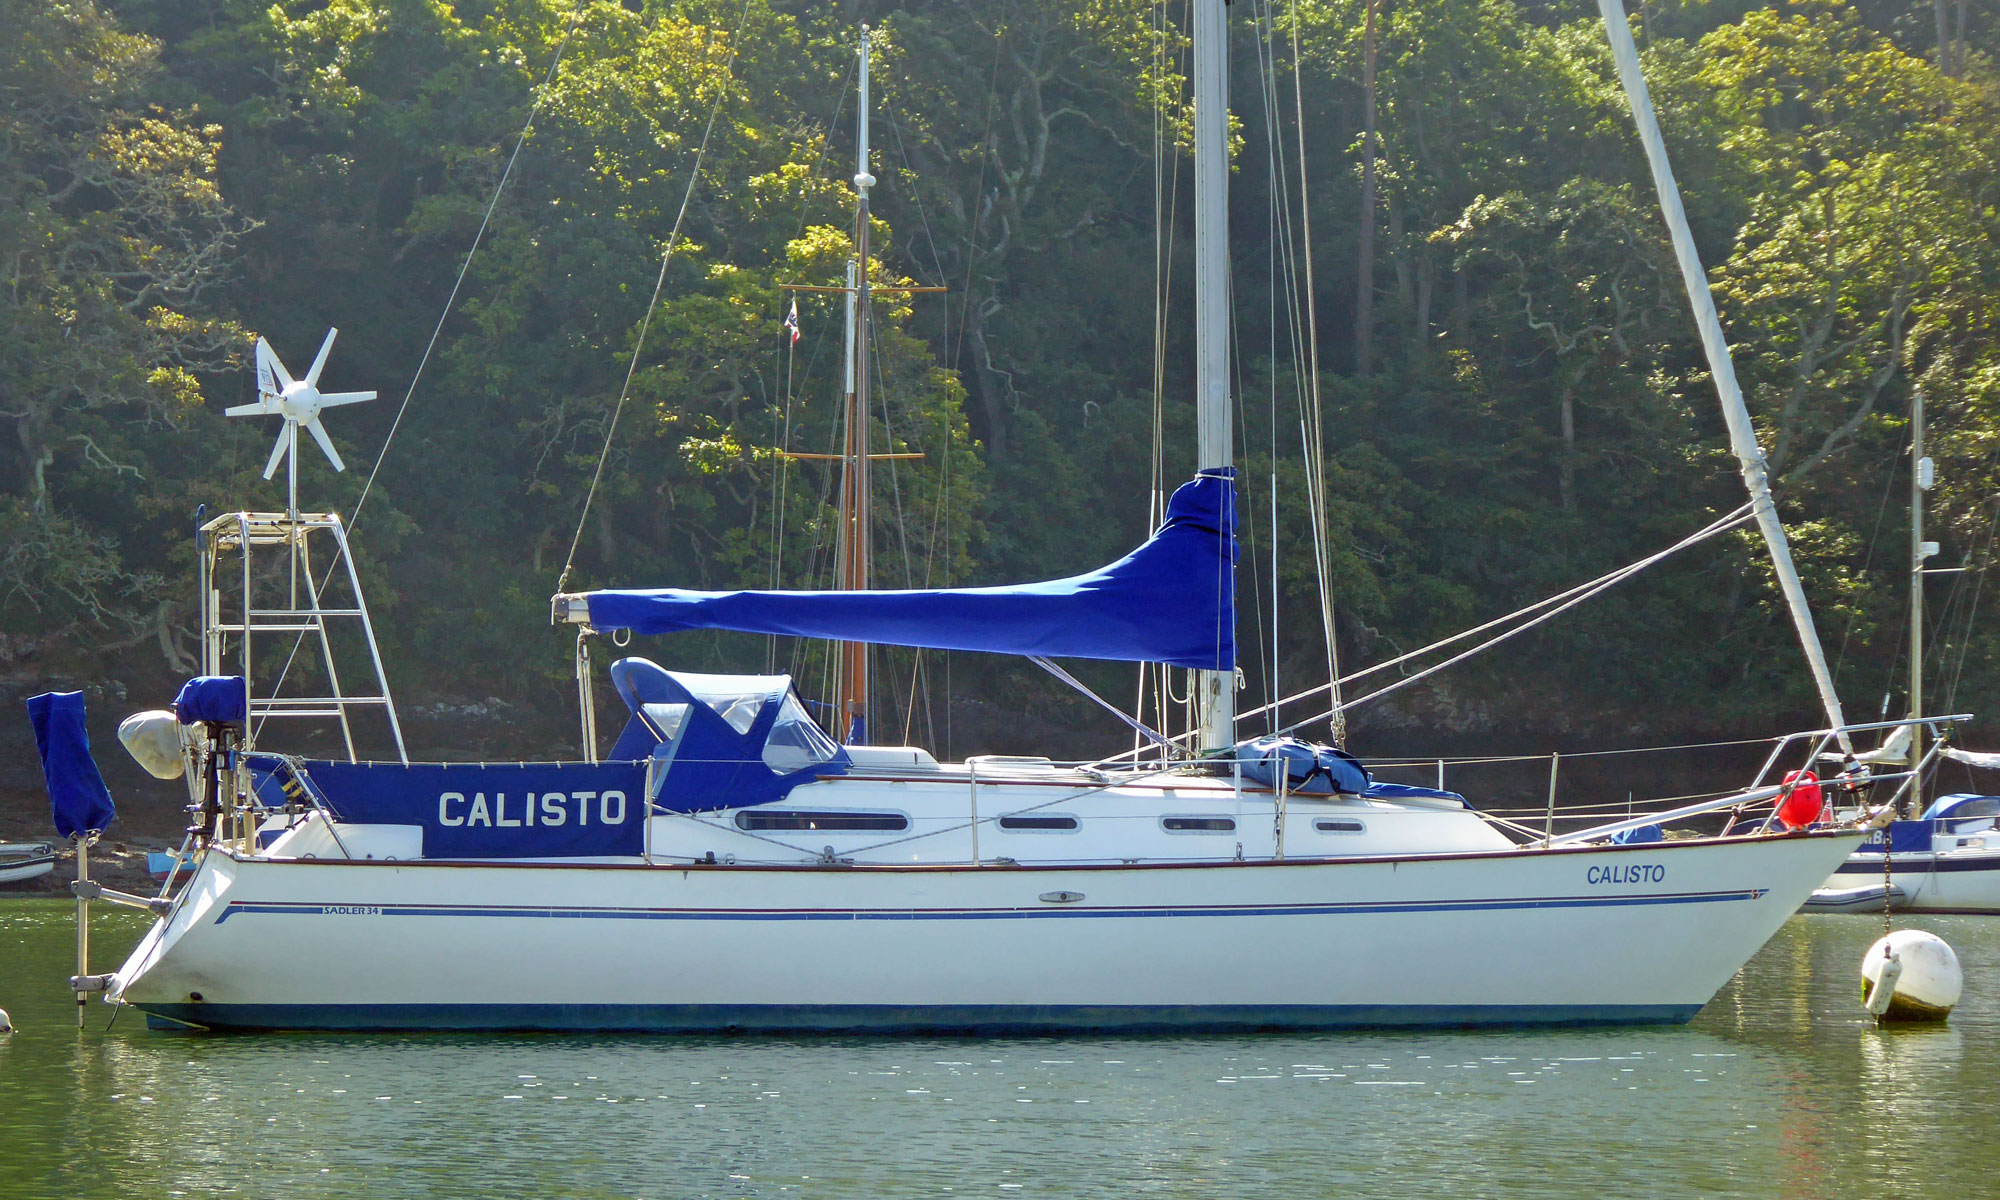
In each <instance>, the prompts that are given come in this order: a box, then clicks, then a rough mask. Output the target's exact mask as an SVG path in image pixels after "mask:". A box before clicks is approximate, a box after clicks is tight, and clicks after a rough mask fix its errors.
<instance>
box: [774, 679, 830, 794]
mask: <svg viewBox="0 0 2000 1200" xmlns="http://www.w3.org/2000/svg"><path fill="white" fill-rule="evenodd" d="M839 756H840V745H839V743H837V742H835V741H834V740H833V739H832V738H830V737H828V736H826V732H825V731H824V730H822V729H821V728H820V727H819V724H818V722H816V721H814V720H813V719H812V717H811V716H810V715H809V714H808V713H807V712H806V707H805V705H803V704H800V703H799V698H798V697H797V696H794V695H791V694H790V693H787V694H786V696H785V699H784V701H783V703H782V704H781V705H780V707H779V709H778V719H777V720H776V721H773V722H772V723H771V733H770V736H769V737H766V738H765V739H764V765H765V766H767V767H769V768H771V769H772V770H773V771H776V772H777V773H778V774H780V775H789V774H791V773H792V772H794V771H803V770H805V769H806V768H807V767H816V766H818V765H820V764H821V763H824V762H831V761H832V760H833V759H835V758H838V757H839Z"/></svg>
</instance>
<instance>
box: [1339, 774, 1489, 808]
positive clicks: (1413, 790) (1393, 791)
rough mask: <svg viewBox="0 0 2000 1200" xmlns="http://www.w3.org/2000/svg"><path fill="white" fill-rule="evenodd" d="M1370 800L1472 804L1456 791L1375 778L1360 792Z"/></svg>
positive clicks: (1462, 805) (1460, 805)
mask: <svg viewBox="0 0 2000 1200" xmlns="http://www.w3.org/2000/svg"><path fill="white" fill-rule="evenodd" d="M1361 794H1362V795H1363V796H1365V797H1367V798H1368V799H1370V800H1449V801H1451V802H1452V803H1454V804H1456V805H1458V806H1459V807H1461V808H1471V807H1472V805H1471V804H1470V803H1469V802H1468V801H1467V800H1466V798H1465V797H1464V796H1461V795H1459V794H1458V793H1457V792H1447V791H1444V790H1443V789H1441V788H1427V787H1419V786H1417V785H1416V784H1414V783H1383V782H1382V781H1381V780H1379V779H1378V780H1375V781H1374V782H1373V783H1370V784H1369V785H1368V790H1367V791H1364V792H1362V793H1361Z"/></svg>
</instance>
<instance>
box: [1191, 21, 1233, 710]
mask: <svg viewBox="0 0 2000 1200" xmlns="http://www.w3.org/2000/svg"><path fill="white" fill-rule="evenodd" d="M1224 10H1225V0H1196V2H1195V4H1194V11H1193V22H1194V281H1195V282H1194V294H1195V303H1194V344H1195V367H1194V379H1195V430H1196V441H1195V466H1196V468H1197V469H1199V470H1204V471H1205V470H1209V469H1211V468H1215V467H1227V466H1230V465H1232V464H1233V462H1234V455H1233V452H1232V448H1231V446H1230V437H1229V416H1230V414H1229V312H1228V300H1229V147H1228V143H1227V141H1226V138H1227V136H1228V125H1229V99H1228V96H1229V37H1228V24H1227V20H1226V13H1225V11H1224ZM1216 586H1222V587H1234V586H1235V579H1234V578H1233V576H1232V577H1231V578H1229V579H1226V580H1221V581H1217V584H1216ZM1197 690H1198V694H1199V697H1200V699H1199V713H1200V720H1201V724H1202V734H1201V747H1202V749H1203V750H1226V749H1228V748H1229V747H1231V746H1234V745H1235V744H1236V673H1235V672H1234V671H1203V672H1201V673H1200V675H1199V677H1198V689H1197Z"/></svg>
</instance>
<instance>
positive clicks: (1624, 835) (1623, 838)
mask: <svg viewBox="0 0 2000 1200" xmlns="http://www.w3.org/2000/svg"><path fill="white" fill-rule="evenodd" d="M1666 840H1667V831H1666V830H1664V829H1662V828H1660V827H1659V826H1658V825H1641V826H1639V827H1638V828H1637V829H1621V830H1619V831H1618V832H1617V833H1614V834H1612V835H1611V843H1612V845H1614V846H1640V845H1645V844H1647V843H1649V842H1664V841H1666Z"/></svg>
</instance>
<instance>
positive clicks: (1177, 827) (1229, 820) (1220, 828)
mask: <svg viewBox="0 0 2000 1200" xmlns="http://www.w3.org/2000/svg"><path fill="white" fill-rule="evenodd" d="M1160 828H1162V829H1164V830H1166V831H1167V832H1168V833H1234V832H1236V819H1235V818H1234V817H1161V818H1160Z"/></svg>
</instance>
